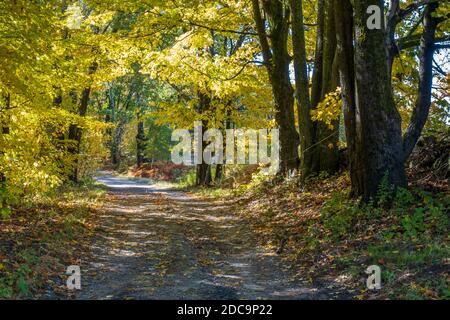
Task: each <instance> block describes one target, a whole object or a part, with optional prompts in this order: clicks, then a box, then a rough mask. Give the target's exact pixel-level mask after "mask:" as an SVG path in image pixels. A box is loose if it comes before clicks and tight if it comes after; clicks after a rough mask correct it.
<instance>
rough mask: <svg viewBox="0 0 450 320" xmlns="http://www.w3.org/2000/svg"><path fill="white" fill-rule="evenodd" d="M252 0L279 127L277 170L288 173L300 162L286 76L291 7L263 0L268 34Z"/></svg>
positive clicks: (289, 88) (291, 94)
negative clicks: (278, 161) (278, 162)
mask: <svg viewBox="0 0 450 320" xmlns="http://www.w3.org/2000/svg"><path fill="white" fill-rule="evenodd" d="M252 4H253V16H254V20H255V24H256V30H257V32H258V35H259V40H260V45H261V49H262V54H263V58H264V64H265V66H266V68H267V72H268V75H269V80H270V84H271V86H272V92H273V96H274V102H275V121H276V123H277V125H278V127H279V130H280V170H279V174H281V175H284V176H289V175H290V174H292V173H293V172H295V171H297V168H298V165H299V155H298V145H299V137H298V133H297V130H296V128H295V116H294V96H293V89H292V85H291V81H290V76H289V64H290V57H289V53H288V48H287V39H288V34H289V17H290V10H289V8H288V7H287V6H285V5H284V4H283V2H281V1H264V2H263V6H264V12H265V15H266V16H267V18H268V25H269V29H270V34H269V36H268V35H267V34H266V22H265V20H263V19H262V16H261V9H260V6H259V0H252ZM268 38H269V39H270V45H269V41H268Z"/></svg>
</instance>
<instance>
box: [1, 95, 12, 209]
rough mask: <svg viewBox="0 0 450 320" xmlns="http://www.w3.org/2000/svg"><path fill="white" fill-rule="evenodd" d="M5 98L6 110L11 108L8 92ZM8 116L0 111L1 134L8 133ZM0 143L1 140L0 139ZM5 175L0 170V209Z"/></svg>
mask: <svg viewBox="0 0 450 320" xmlns="http://www.w3.org/2000/svg"><path fill="white" fill-rule="evenodd" d="M4 99H5V108H4V109H5V110H6V111H8V109H10V108H11V95H10V94H9V93H8V94H6V95H5V96H4ZM0 111H1V110H0ZM8 124H9V123H8V117H7V116H6V119H5V118H4V115H3V114H1V113H0V128H1V135H2V136H3V135H5V134H9V126H8ZM0 143H1V140H0ZM0 154H2V155H3V154H4V151H3V150H0ZM5 189H6V176H5V174H4V173H3V172H0V209H1V208H4V207H5V202H6V201H5V198H6V197H3V196H1V194H2V193H3V192H6V190H5Z"/></svg>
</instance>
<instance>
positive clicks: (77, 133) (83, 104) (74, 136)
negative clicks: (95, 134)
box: [68, 62, 98, 182]
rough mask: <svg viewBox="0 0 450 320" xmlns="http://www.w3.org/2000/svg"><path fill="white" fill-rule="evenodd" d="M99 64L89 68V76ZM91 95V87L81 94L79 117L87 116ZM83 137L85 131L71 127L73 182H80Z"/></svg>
mask: <svg viewBox="0 0 450 320" xmlns="http://www.w3.org/2000/svg"><path fill="white" fill-rule="evenodd" d="M97 67H98V65H97V63H95V62H94V63H93V64H92V65H91V66H90V67H89V72H88V73H89V75H91V74H93V73H94V72H95V71H96V70H97ZM90 95H91V87H87V88H85V89H84V90H83V92H82V94H81V101H80V105H79V107H78V111H77V112H78V115H79V116H82V117H84V116H86V114H87V109H88V106H89V98H90ZM82 136H83V130H82V129H81V128H80V127H78V126H77V125H70V126H69V140H72V143H73V144H72V146H71V147H70V148H68V151H69V152H70V153H71V154H72V155H74V156H75V159H74V163H73V168H72V172H71V173H70V175H69V179H70V180H71V181H73V182H78V156H79V153H80V146H81V139H82Z"/></svg>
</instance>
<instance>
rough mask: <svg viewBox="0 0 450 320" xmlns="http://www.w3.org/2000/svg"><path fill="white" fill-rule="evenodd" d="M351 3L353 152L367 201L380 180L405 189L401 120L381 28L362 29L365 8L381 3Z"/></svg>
mask: <svg viewBox="0 0 450 320" xmlns="http://www.w3.org/2000/svg"><path fill="white" fill-rule="evenodd" d="M354 3H355V5H354V11H355V15H354V16H355V80H356V110H357V114H358V115H359V119H357V120H359V122H360V123H361V127H360V128H361V148H359V149H358V150H356V152H358V153H359V155H358V157H359V158H360V159H361V162H362V166H363V170H362V171H361V172H359V173H360V174H362V177H361V180H362V181H363V183H362V190H361V193H362V196H363V199H364V200H366V201H367V200H369V199H371V198H374V197H375V196H376V194H377V190H378V188H379V186H380V184H381V182H382V181H383V178H384V177H385V178H386V182H387V183H388V184H389V185H390V186H393V187H397V186H405V185H406V178H405V168H404V161H403V160H404V159H403V142H402V133H401V119H400V115H399V113H398V111H397V109H396V106H395V102H394V98H393V92H392V88H391V80H390V75H389V68H388V56H387V49H386V42H385V41H386V39H385V33H384V27H382V29H381V30H378V29H375V30H368V28H367V26H366V23H367V13H366V10H367V8H368V7H369V6H370V5H379V6H380V8H384V5H383V1H381V0H380V1H377V0H355V1H354ZM382 12H383V10H382ZM382 25H384V24H383V23H382Z"/></svg>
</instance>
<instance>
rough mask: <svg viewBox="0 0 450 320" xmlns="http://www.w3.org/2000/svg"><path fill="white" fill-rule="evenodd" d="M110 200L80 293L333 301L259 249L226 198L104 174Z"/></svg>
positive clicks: (120, 296) (92, 295)
mask: <svg viewBox="0 0 450 320" xmlns="http://www.w3.org/2000/svg"><path fill="white" fill-rule="evenodd" d="M98 181H99V182H101V183H103V184H105V185H106V186H108V188H109V190H110V191H109V195H108V197H109V198H110V199H111V201H110V203H108V204H107V206H106V207H105V210H103V214H102V215H101V217H100V223H101V231H100V232H99V233H98V235H97V236H96V238H95V240H94V243H93V247H92V251H93V260H92V261H89V262H87V263H85V265H84V266H82V290H81V291H79V292H78V294H77V295H76V298H77V299H327V298H332V296H329V295H328V294H327V293H325V292H324V291H321V290H318V289H316V288H312V287H310V286H308V285H306V284H305V283H304V282H302V281H301V280H298V279H294V278H293V272H292V271H291V270H289V269H287V266H286V264H285V263H284V262H283V261H282V260H281V259H280V257H279V256H277V255H275V254H274V253H273V252H268V251H267V250H266V249H264V248H262V247H259V246H258V245H257V243H256V241H255V239H254V238H253V236H252V232H251V230H250V229H249V227H248V226H247V225H246V224H245V223H244V222H243V221H242V220H240V219H239V217H237V216H236V215H235V214H233V212H232V207H231V206H229V205H227V203H224V202H221V201H218V202H210V201H202V200H200V199H197V198H195V197H192V196H189V195H186V194H184V193H182V192H178V191H173V190H169V189H164V188H159V187H158V186H157V185H151V184H147V182H146V181H145V180H136V179H128V178H122V177H114V176H111V175H103V176H100V177H98Z"/></svg>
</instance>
